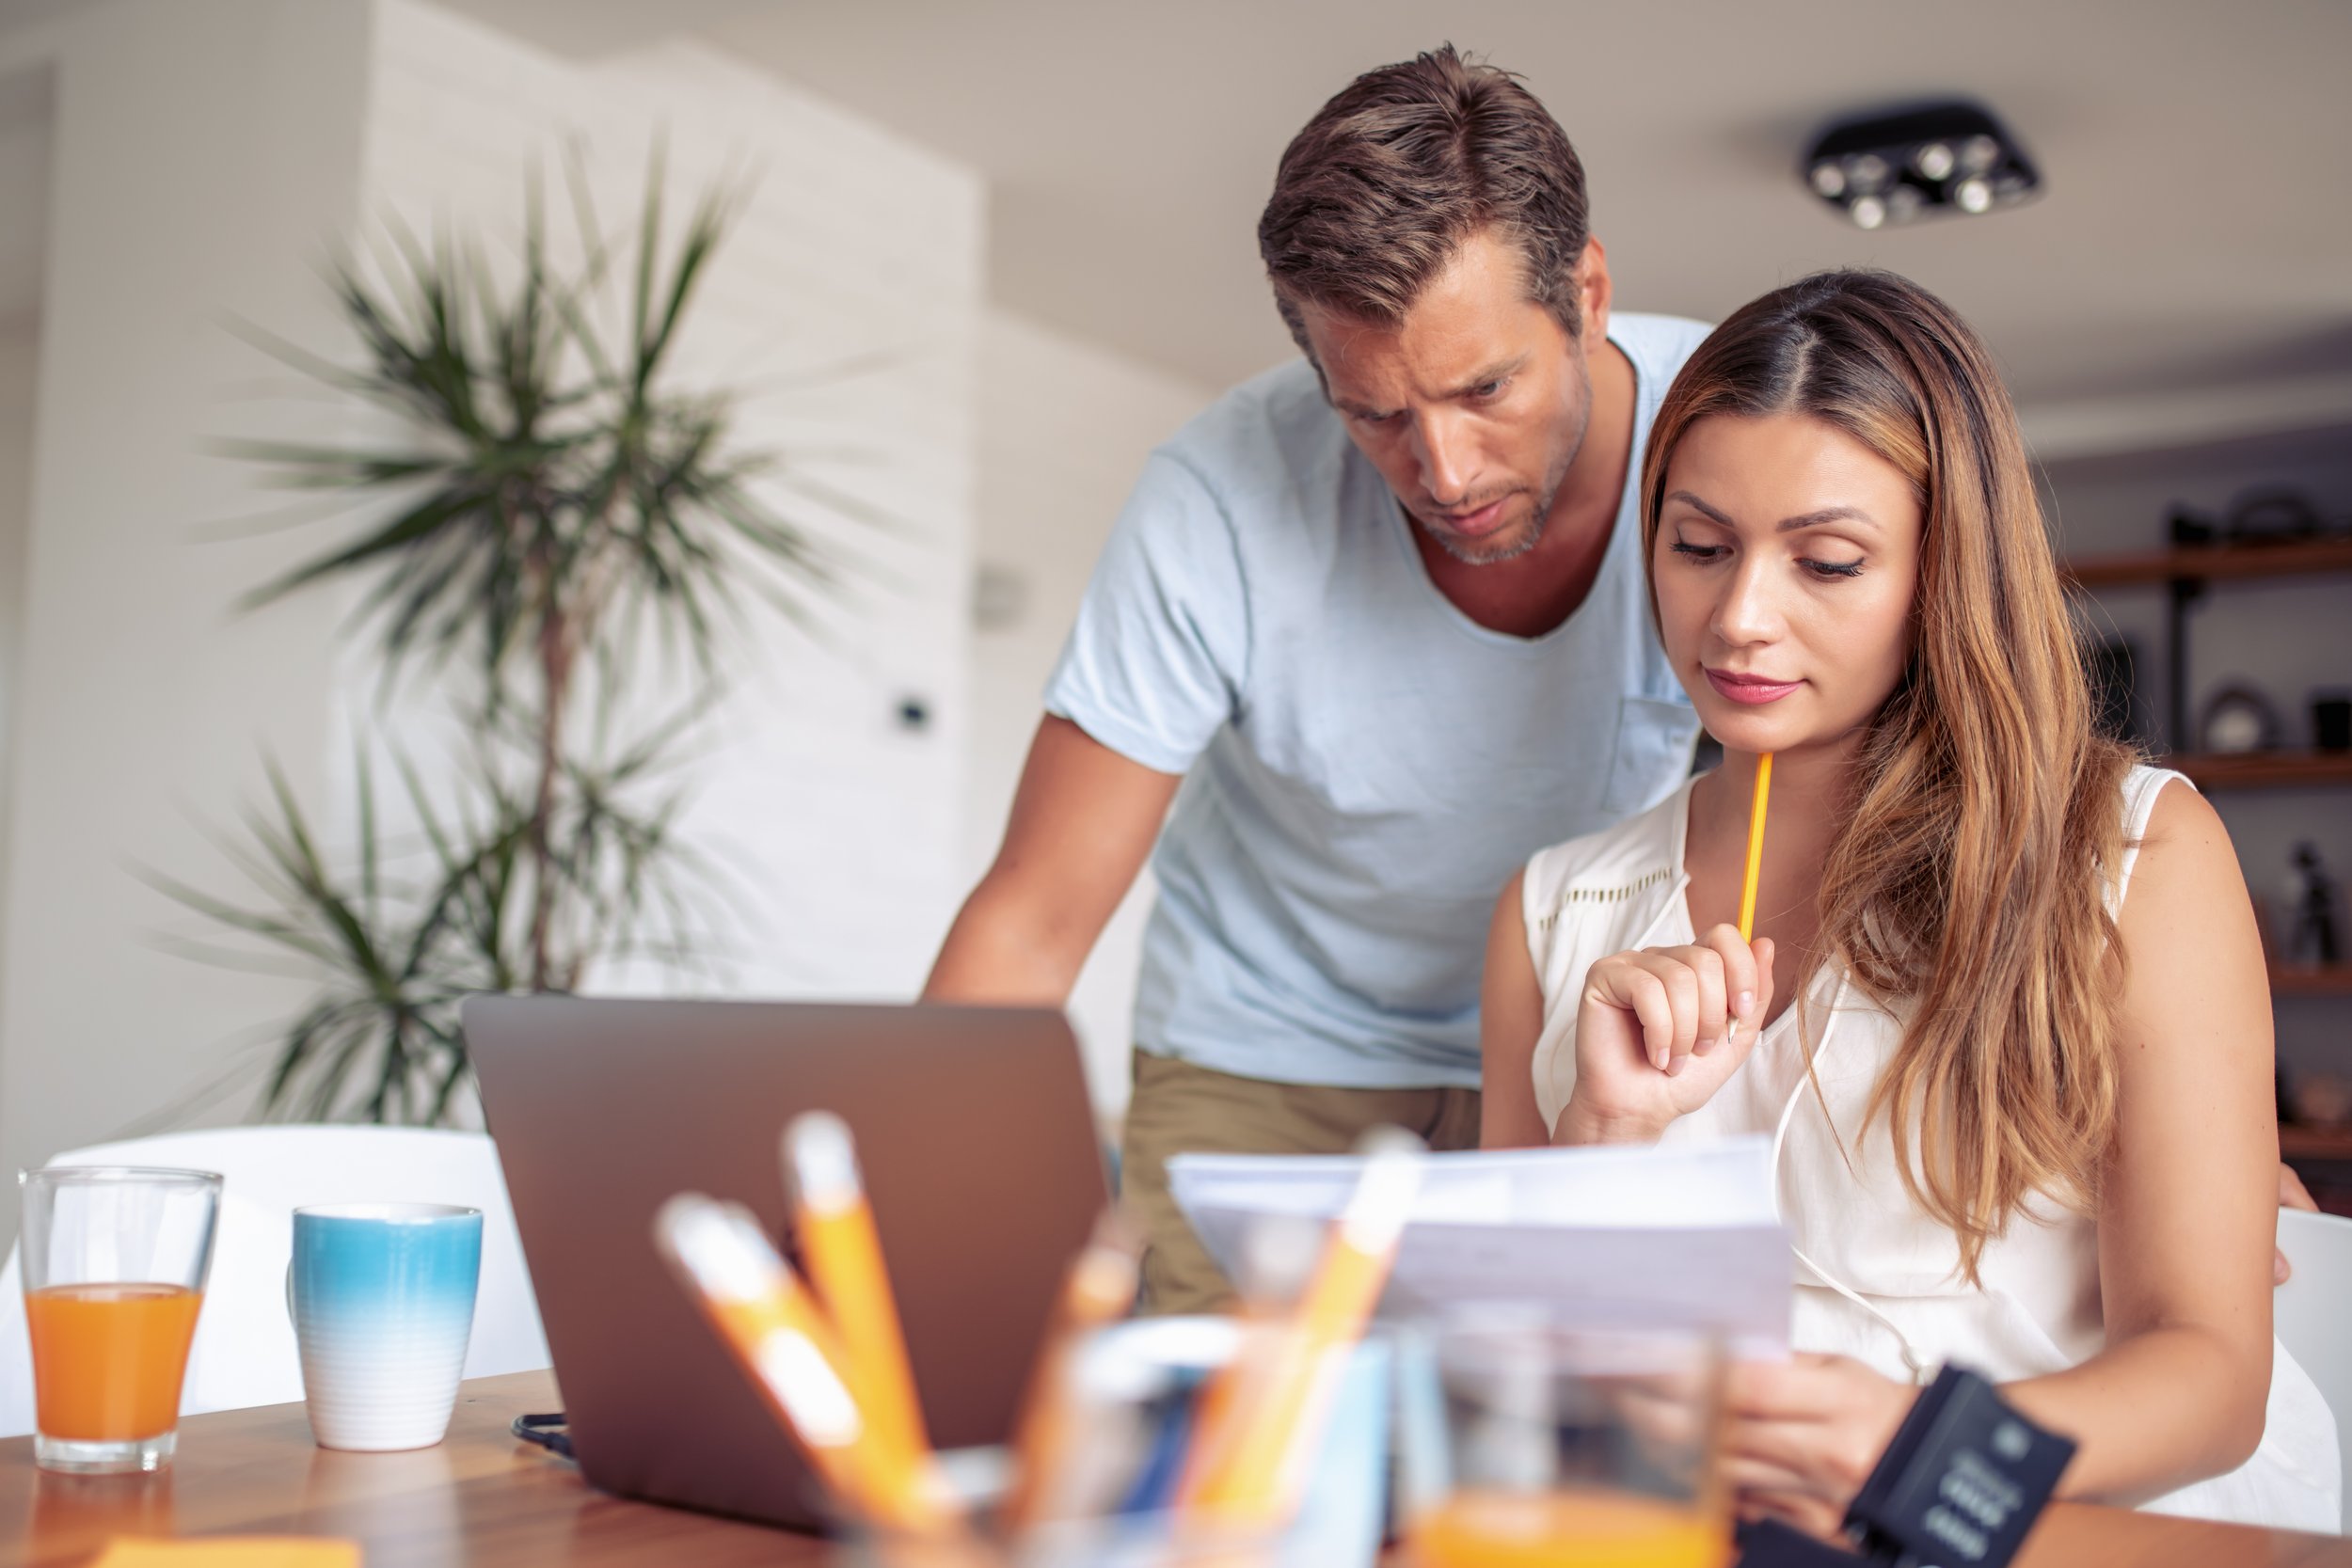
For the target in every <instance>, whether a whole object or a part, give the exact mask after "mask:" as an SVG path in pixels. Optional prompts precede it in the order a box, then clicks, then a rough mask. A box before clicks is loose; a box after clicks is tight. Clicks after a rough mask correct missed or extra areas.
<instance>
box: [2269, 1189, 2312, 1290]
mask: <svg viewBox="0 0 2352 1568" xmlns="http://www.w3.org/2000/svg"><path fill="white" fill-rule="evenodd" d="M2279 1207H2280V1208H2281V1209H2300V1210H2302V1211H2303V1212H2305V1213H2307V1214H2316V1213H2318V1212H2319V1205H2318V1204H2317V1203H2316V1202H2314V1201H2313V1200H2312V1193H2311V1189H2310V1188H2308V1187H2306V1186H2304V1185H2303V1179H2302V1178H2301V1177H2299V1176H2297V1175H2296V1174H2295V1167H2294V1166H2293V1165H2288V1164H2281V1165H2280V1167H2279ZM2294 1273H2295V1270H2294V1269H2293V1268H2292V1267H2291V1266H2289V1264H2288V1262H2287V1255H2286V1254H2285V1253H2283V1252H2281V1251H2280V1250H2279V1249H2278V1248H2277V1247H2272V1248H2271V1249H2270V1283H2271V1284H2273V1285H2284V1284H2285V1283H2286V1282H2287V1279H2288V1276H2289V1275H2293V1274H2294Z"/></svg>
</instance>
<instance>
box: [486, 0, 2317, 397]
mask: <svg viewBox="0 0 2352 1568" xmlns="http://www.w3.org/2000/svg"><path fill="white" fill-rule="evenodd" d="M475 3H477V4H485V5H486V4H492V3H496V4H500V5H502V6H505V7H508V8H515V7H516V6H520V5H527V4H531V3H532V0H475ZM577 3H578V0H574V4H575V6H577ZM717 9H721V10H727V14H724V15H721V16H704V17H702V18H698V19H697V25H698V30H699V32H700V33H701V35H702V36H703V37H704V38H706V39H707V40H710V41H711V42H713V43H716V44H719V45H721V46H723V47H725V48H728V49H731V50H733V51H735V52H737V53H739V54H740V55H743V56H744V57H746V58H748V59H750V60H752V61H754V62H755V63H757V64H758V65H760V66H762V67H763V68H765V69H767V70H770V71H774V72H776V73H777V74H779V75H783V76H787V77H789V78H792V79H794V80H796V81H800V82H802V83H804V84H806V85H807V86H809V87H812V88H814V89H815V90H817V91H818V92H819V93H822V94H824V95H825V96H827V97H829V98H832V99H834V100H835V101H836V102H838V103H842V104H844V105H846V106H848V107H850V108H852V109H854V110H857V111H859V112H861V113H863V114H866V115H867V116H869V117H871V118H873V119H879V120H881V121H882V122H883V123H885V124H887V125H891V126H893V127H896V128H898V130H900V131H902V132H904V133H905V134H906V135H910V136H912V137H914V138H915V139H917V140H919V141H923V142H925V143H928V144H930V145H931V146H933V147H936V148H939V149H941V150H946V151H947V152H950V153H952V154H953V155H954V156H956V157H958V158H961V159H963V160H965V161H967V162H969V163H972V164H975V165H977V166H979V167H980V169H981V170H983V171H984V172H985V173H986V174H987V175H988V177H989V178H990V180H991V182H992V188H993V192H994V196H995V207H994V214H993V215H994V222H993V231H994V241H993V255H992V263H993V291H994V293H995V295H996V297H997V298H998V299H1000V300H1001V301H1002V302H1003V303H1005V304H1006V305H1008V306H1009V307H1011V308H1013V309H1018V310H1021V311H1023V312H1025V313H1026V314H1029V315H1032V316H1035V317H1037V318H1039V319H1041V320H1043V321H1046V322H1049V323H1051V324H1053V325H1057V326H1061V327H1064V328H1067V329H1069V330H1071V331H1073V332H1076V333H1079V334H1081V335H1084V336H1087V337H1090V338H1094V339H1098V340H1100V341H1104V342H1107V343H1111V344H1113V345H1116V346H1118V347H1120V348H1122V349H1125V350H1127V351H1128V352H1130V353H1133V354H1136V355H1137V356H1141V357H1144V358H1147V359H1151V360H1154V361H1157V362H1158V363H1160V364H1163V365H1166V366H1168V367H1170V368H1172V369H1175V370H1179V371H1182V372H1184V373H1186V374H1189V375H1191V376H1194V377H1197V378H1199V379H1200V380H1203V381H1208V382H1213V383H1216V382H1224V381H1228V380H1232V379H1233V378H1236V377H1238V376H1241V375H1244V374H1247V373H1248V372H1250V371H1251V370H1253V369H1255V368H1257V367H1259V366H1261V365H1263V364H1265V363H1267V362H1268V361H1270V360H1271V359H1273V358H1275V357H1276V356H1279V355H1282V354H1284V353H1286V352H1288V344H1287V341H1286V340H1285V338H1284V336H1283V333H1282V331H1281V328H1280V326H1279V323H1278V322H1277V320H1276V318H1275V315H1274V311H1273V309H1272V307H1271V306H1270V304H1269V303H1268V301H1267V297H1266V293H1265V286H1264V283H1263V278H1262V277H1261V275H1260V272H1259V268H1258V261H1257V254H1256V246H1255V241H1254V233H1255V229H1256V220H1257V216H1258V212H1259V209H1260V207H1261V205H1262V204H1263V201H1264V198H1265V194H1266V190H1267V186H1268V184H1269V182H1270V181H1271V178H1272V173H1273V169H1274V165H1275V160H1276V158H1277V157H1278V156H1279V153H1280V151H1281V150H1282V147H1283V145H1284V144H1285V143H1286V142H1287V140H1288V139H1289V137H1290V135H1292V134H1293V133H1294V132H1295V130H1296V129H1297V128H1298V126H1299V125H1300V124H1301V123H1302V122H1303V121H1304V120H1305V119H1307V117H1308V116H1309V115H1311V113H1312V112H1313V111H1314V109H1315V108H1316V106H1317V105H1319V104H1320V103H1322V102H1323V101H1324V100H1325V99H1326V98H1327V96H1329V94H1330V93H1332V92H1333V91H1335V90H1336V89H1337V88H1339V87H1341V86H1343V84H1344V83H1345V82H1346V81H1347V80H1348V78H1349V77H1350V76H1352V75H1353V74H1354V73H1356V72H1357V71H1361V70H1364V69H1366V68H1369V67H1371V66H1375V65H1378V64H1380V63H1382V62H1385V61H1389V60H1392V59H1397V58H1400V57H1403V56H1406V55H1410V54H1412V53H1414V52H1416V51H1418V50H1420V49H1423V48H1427V47H1430V46H1432V45H1433V44H1435V43H1436V42H1438V40H1442V39H1448V38H1450V39H1452V40H1454V42H1455V43H1456V44H1458V45H1460V46H1461V47H1463V48H1466V49H1476V50H1478V51H1481V52H1483V53H1485V54H1486V55H1488V56H1489V57H1490V58H1491V59H1492V60H1494V62H1495V63H1497V64H1500V65H1502V66H1504V67H1506V68H1508V69H1511V70H1514V71H1520V72H1521V73H1523V74H1524V75H1525V76H1526V77H1527V79H1528V81H1529V84H1530V85H1531V86H1532V87H1534V90H1535V91H1536V92H1537V93H1538V94H1539V95H1540V96H1541V97H1542V98H1543V100H1544V101H1545V103H1547V104H1549V106H1550V108H1551V109H1552V111H1553V113H1554V114H1555V115H1557V116H1558V118H1559V119H1560V120H1561V122H1562V123H1563V124H1564V125H1565V127H1566V128H1567V131H1568V134H1569V135H1570V137H1571V138H1572V139H1573V140H1574V141H1575V142H1576V144H1577V147H1578V150H1579V151H1580V152H1581V154H1582V156H1583V158H1584V161H1585V164H1586V166H1587V168H1588V170H1589V173H1590V181H1591V185H1592V191H1593V211H1594V224H1595V231H1596V233H1597V234H1598V235H1599V236H1600V237H1601V238H1602V240H1603V242H1604V243H1605V244H1606V245H1608V247H1609V251H1610V256H1611V260H1612V262H1613V272H1614V274H1615V277H1616V278H1617V282H1618V289H1619V294H1620V298H1621V299H1622V300H1623V301H1624V303H1625V304H1626V305H1627V306H1628V307H1629V308H1636V309H1656V310H1671V311H1679V312H1683V313H1687V314H1691V315H1696V316H1702V317H1708V318H1714V317H1719V316H1721V315H1723V314H1724V313H1725V312H1726V311H1728V310H1729V309H1732V308H1733V307H1734V306H1736V305H1738V304H1739V303H1740V302H1741V301H1742V300H1744V299H1747V298H1749V297H1750V296H1752V295H1754V294H1756V293H1760V292H1762V291H1763V290H1765V289H1767V288H1770V287H1772V285H1774V284H1775V283H1778V282H1781V281H1784V280H1786V279H1788V278H1790V277H1797V276H1799V275H1801V274H1803V273H1804V272H1807V271H1810V270H1812V269H1814V268H1816V267H1820V266H1826V265H1832V264H1836V263H1840V262H1874V263H1877V264H1880V265H1884V266H1891V267H1894V268H1897V269H1899V270H1900V271H1903V272H1906V273H1909V274H1911V275H1913V276H1914V277H1917V278H1919V279H1920V280H1921V281H1922V282H1924V283H1926V284H1928V285H1929V286H1930V287H1931V288H1933V289H1935V290H1937V291H1938V292H1940V293H1944V294H1946V295H1947V296H1948V297H1949V298H1950V299H1951V300H1952V301H1953V302H1954V303H1955V304H1956V305H1958V306H1959V307H1960V308H1961V309H1963V311H1964V312H1966V313H1967V314H1969V315H1970V316H1971V317H1972V318H1973V319H1975V320H1976V321H1977V322H1978V323H1979V325H1980V326H1981V327H1982V328H1983V329H1984V330H1985V331H1986V333H1987V334H1988V335H1989V336H1990V337H1991V338H1992V339H1993V341H1994V344H1995V346H1996V347H1997V348H1998V349H1999V350H2000V351H2001V353H2002V354H2003V356H2004V357H2005V358H2006V360H2007V362H2008V364H2009V367H2010V372H2011V375H2012V377H2013V379H2014V381H2015V383H2016V385H2017V387H2018V389H2019V391H2020V393H2021V395H2023V396H2026V397H2029V398H2033V399H2036V400H2040V401H2044V402H2047V401H2050V400H2054V399H2061V398H2074V397H2082V396H2087V395H2105V394H2112V393H2116V392H2126V391H2134V390H2137V389H2140V388H2147V387H2149V386H2151V385H2165V386H2169V387H2182V386H2187V385H2195V384H2198V383H2210V382H2235V381H2243V380H2249V379H2254V378H2259V377H2266V376H2275V375H2282V374H2295V373H2297V372H2312V371H2345V370H2352V200H2347V199H2346V198H2345V195H2344V192H2345V189H2346V184H2347V175H2352V170H2348V169H2347V168H2346V160H2347V159H2348V158H2352V91H2347V71H2352V7H2348V6H2346V5H2344V4H2343V3H2342V0H2236V3H2234V4H2229V5H2219V4H2212V3H2209V0H2068V3H2066V4H2063V5H2054V4H2051V3H2050V0H1976V3H1973V4H1964V5H1963V4H1942V5H1932V4H1920V3H1914V0H1903V3H1900V4H1893V5H1889V4H1885V3H1883V0H1772V3H1768V4H1756V3H1755V0H1688V3H1681V4H1672V5H1650V4H1641V3H1638V0H1619V3H1617V4H1614V5H1607V6H1599V5H1591V4H1581V5H1579V4H1562V3H1561V0H1457V3H1455V4H1453V5H1449V6H1444V7H1433V6H1429V5H1426V4H1422V5H1414V4H1406V3H1404V0H1248V3H1244V0H1188V3H1187V4H1184V5H1140V4H1125V5H1118V6H1110V5H1104V4H1102V3H1100V0H991V3H989V4H977V5H976V4H972V3H970V0H867V3H864V4H851V3H847V0H832V3H827V4H807V3H802V4H763V5H749V6H740V7H736V8H732V9H728V8H723V7H721V8H717ZM1947 92H1962V93H1967V94H1973V95H1976V96H1979V97H1980V98H1982V99H1983V100H1985V101H1986V102H1987V103H1990V104H1991V105H1993V107H1994V110H1995V111H1996V112H1997V113H1999V114H2001V115H2002V116H2004V117H2005V118H2006V119H2008V121H2009V123H2010V127H2011V129H2012V130H2013V131H2014V132H2015V133H2016V134H2017V135H2018V136H2019V137H2020V138H2021V139H2022V140H2023V141H2024V142H2025V143H2026V146H2027V148H2028V149H2029V150H2031V151H2032V153H2033V154H2034V155H2035V157H2036V158H2037V159H2038V160H2039V161H2040V163H2041V165H2042V169H2043V171H2044V176H2045V179H2046V182H2047V188H2046V194H2045V195H2044V197H2043V198H2042V200H2041V201H2040V202H2039V203H2037V204H2035V205H2033V206H2030V207H2026V208H2022V209H2016V210H2012V211H2009V212H2004V213H1998V214H1993V215H1991V216H1988V217H1986V218H1983V219H1979V220H1973V221H1954V222H1946V223H1936V224H1930V225H1923V226H1921V227H1918V228H1916V229H1913V230H1903V231H1898V232H1892V233H1886V232H1882V233H1880V234H1876V235H1872V234H1865V233H1863V232H1861V231H1860V230H1854V229H1851V228H1850V227H1848V226H1846V225H1844V224H1842V223H1840V222H1839V221H1837V220H1836V218H1835V217H1834V215H1832V214H1829V213H1827V212H1826V211H1825V210H1823V209H1821V208H1820V207H1819V206H1818V205H1817V204H1816V203H1815V202H1814V201H1812V200H1811V199H1810V198H1808V197H1807V196H1806V195H1805V194H1804V192H1803V191H1802V190H1801V189H1800V188H1799V186H1798V184H1797V182H1796V180H1795V178H1794V174H1793V168H1794V165H1795V161H1796V158H1797V156H1798V153H1799V152H1800V150H1802V147H1803V144H1804V139H1805V136H1806V134H1807V133H1808V132H1809V131H1811V130H1812V129H1814V128H1815V127H1816V126H1817V125H1818V124H1819V123H1820V121H1821V120H1822V119H1825V118H1826V117H1828V116H1830V115H1832V114H1834V113H1836V112H1839V111H1844V110H1849V109H1852V108H1856V107H1861V106H1868V105H1873V104H1877V103H1884V102H1887V101H1892V100H1901V99H1905V98H1910V97H1915V96H1921V95H1926V94H1931V93H1932V94H1941V93H1947Z"/></svg>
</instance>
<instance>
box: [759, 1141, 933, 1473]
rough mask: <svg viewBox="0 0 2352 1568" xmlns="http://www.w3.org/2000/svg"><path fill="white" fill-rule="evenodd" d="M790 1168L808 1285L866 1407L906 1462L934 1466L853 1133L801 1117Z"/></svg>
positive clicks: (789, 1146)
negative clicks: (818, 1298) (830, 1325)
mask: <svg viewBox="0 0 2352 1568" xmlns="http://www.w3.org/2000/svg"><path fill="white" fill-rule="evenodd" d="M784 1161H785V1166H786V1168H787V1170H788V1171H789V1172H790V1173H791V1177H792V1186H793V1190H794V1192H795V1193H797V1194H798V1195H799V1204H798V1207H797V1210H796V1212H795V1220H796V1223H797V1226H798V1228H799V1230H800V1237H801V1250H802V1253H803V1256H804V1257H806V1259H808V1275H809V1283H810V1284H811V1285H813V1286H815V1287H816V1289H817V1293H818V1295H819V1296H821V1297H823V1298H824V1303H825V1310H826V1313H827V1315H828V1316H829V1317H830V1318H831V1319H832V1320H833V1325H834V1331H835V1332H836V1333H838V1334H839V1335H840V1337H841V1347H842V1349H843V1350H844V1351H845V1352H847V1353H848V1355H849V1362H848V1368H847V1370H848V1371H849V1373H850V1386H852V1387H854V1388H856V1389H857V1391H858V1402H859V1403H860V1404H862V1405H863V1406H864V1407H865V1408H866V1413H867V1416H868V1418H870V1419H871V1420H872V1421H873V1423H874V1427H875V1430H876V1432H877V1433H880V1435H881V1436H882V1440H883V1441H885V1442H887V1443H889V1444H891V1445H892V1446H893V1447H894V1448H896V1449H898V1451H899V1452H900V1453H902V1454H904V1455H905V1456H906V1458H907V1462H908V1463H910V1464H915V1465H928V1464H929V1463H930V1438H929V1436H928V1434H927V1433H925V1431H924V1428H923V1406H922V1404H921V1402H919V1401H918V1400H917V1399H916V1398H915V1392H914V1371H913V1370H912V1369H911V1368H910V1367H909V1366H908V1364H907V1342H906V1335H905V1331H904V1330H903V1329H901V1328H900V1326H899V1323H898V1300H897V1298H896V1297H895V1296H893V1295H892V1294H891V1291H890V1275H889V1273H888V1271H887V1270H886V1269H885V1268H884V1267H883V1264H882V1241H881V1238H880V1237H878V1236H877V1235H876V1234H875V1233H874V1211H873V1208H872V1206H871V1205H870V1204H868V1203H867V1202H866V1186H865V1182H864V1180H862V1179H861V1177H860V1176H859V1173H858V1168H857V1147H856V1145H855V1144H854V1143H853V1142H852V1141H851V1140H850V1129H849V1125H848V1124H847V1123H846V1122H844V1121H843V1120H842V1119H841V1118H840V1117H836V1116H834V1115H833V1114H832V1113H831V1112H828V1111H812V1112H809V1113H808V1114H807V1115H805V1116H801V1117H794V1118H793V1119H792V1124H791V1125H790V1126H788V1127H787V1128H786V1129H785V1130H784Z"/></svg>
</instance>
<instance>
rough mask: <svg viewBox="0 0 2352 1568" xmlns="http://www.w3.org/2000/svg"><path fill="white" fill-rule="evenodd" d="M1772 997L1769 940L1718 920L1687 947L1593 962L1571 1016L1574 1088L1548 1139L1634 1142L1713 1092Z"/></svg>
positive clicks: (1735, 1066)
mask: <svg viewBox="0 0 2352 1568" xmlns="http://www.w3.org/2000/svg"><path fill="white" fill-rule="evenodd" d="M1771 1007H1772V939H1771V938H1769V937H1765V938H1760V939H1758V940H1757V941H1756V942H1755V944H1754V945H1750V944H1749V943H1747V942H1742V941H1741V940H1740V933H1739V931H1738V930H1737V929H1736V928H1735V927H1730V926H1718V927H1715V928H1714V929H1713V930H1711V931H1709V932H1708V933H1707V935H1706V936H1705V937H1703V938H1701V939H1700V940H1699V941H1698V942H1695V943H1692V945H1690V946H1687V947H1646V948H1643V949H1641V950H1639V951H1637V952H1627V953H1616V954H1613V955H1611V956H1610V957H1608V958H1603V959H1601V960H1600V961H1599V962H1598V963H1596V964H1595V965H1593V967H1592V969H1591V970H1590V971H1589V972H1588V973H1587V974H1586V975H1585V977H1584V994H1583V998H1582V1000H1581V1002H1580V1003H1579V1004H1578V1007H1577V1015H1576V1091H1575V1093H1574V1094H1572V1095H1571V1096H1570V1097H1569V1100H1568V1104H1567V1107H1566V1108H1565V1110H1563V1111H1562V1112H1561V1113H1560V1121H1559V1125H1558V1126H1556V1127H1555V1128H1554V1129H1553V1130H1552V1141H1553V1142H1555V1143H1640V1142H1645V1141H1648V1140H1651V1139H1654V1138H1656V1137H1657V1136H1658V1135H1659V1134H1660V1133H1661V1132H1664V1131H1665V1130H1666V1128H1667V1126H1668V1125H1669V1124H1671V1123H1672V1122H1673V1121H1674V1120H1675V1118H1676V1117H1683V1116H1688V1115H1690V1113H1692V1111H1695V1110H1697V1109H1698V1108H1699V1107H1700V1106H1702V1105H1704V1104H1706V1103H1707V1102H1708V1101H1709V1100H1712V1099H1713V1098H1714V1097H1715V1091H1716V1090H1717V1089H1719V1088H1721V1087H1723V1085H1724V1081H1725V1080H1726V1079H1728V1078H1729V1077H1730V1076H1731V1075H1732V1074H1733V1073H1734V1072H1736V1071H1738V1070H1739V1067H1740V1063H1741V1062H1743V1061H1745V1060H1747V1055H1748V1052H1749V1050H1750V1048H1752V1047H1753V1046H1754V1045H1755V1044H1756V1034H1757V1032H1758V1031H1759V1030H1760V1029H1761V1028H1762V1026H1763V1022H1764V1015H1765V1014H1766V1013H1767V1012H1768V1011H1769V1010H1770V1009H1771Z"/></svg>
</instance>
